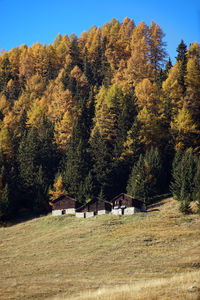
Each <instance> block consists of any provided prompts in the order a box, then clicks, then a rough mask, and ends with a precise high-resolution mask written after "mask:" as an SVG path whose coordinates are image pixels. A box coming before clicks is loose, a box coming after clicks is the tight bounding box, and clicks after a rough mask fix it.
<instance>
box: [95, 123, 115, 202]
mask: <svg viewBox="0 0 200 300" xmlns="http://www.w3.org/2000/svg"><path fill="white" fill-rule="evenodd" d="M90 155H91V161H92V170H91V174H92V175H93V182H94V193H95V195H96V196H97V195H98V194H99V193H100V191H101V190H102V192H103V193H104V194H105V197H106V198H107V199H108V198H109V195H110V193H111V191H110V190H111V188H110V187H111V186H112V177H111V176H110V175H111V171H112V152H111V151H110V146H109V143H108V141H107V140H106V139H105V138H104V137H103V136H102V135H101V134H100V131H99V129H98V127H96V129H95V132H94V133H93V135H92V137H91V139H90Z"/></svg>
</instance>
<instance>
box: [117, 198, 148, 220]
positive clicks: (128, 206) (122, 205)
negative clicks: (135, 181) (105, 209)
mask: <svg viewBox="0 0 200 300" xmlns="http://www.w3.org/2000/svg"><path fill="white" fill-rule="evenodd" d="M112 203H113V209H112V214H115V215H131V214H134V213H136V212H144V211H146V205H145V203H144V202H143V201H141V200H138V199H136V198H134V197H132V196H130V195H127V194H124V193H121V194H119V195H117V196H116V197H114V198H113V199H112Z"/></svg>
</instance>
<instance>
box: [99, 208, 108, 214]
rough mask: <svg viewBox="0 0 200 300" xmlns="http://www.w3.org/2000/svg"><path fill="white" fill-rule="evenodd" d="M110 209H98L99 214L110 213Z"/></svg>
mask: <svg viewBox="0 0 200 300" xmlns="http://www.w3.org/2000/svg"><path fill="white" fill-rule="evenodd" d="M108 213H109V211H107V210H105V209H102V210H98V215H105V214H108Z"/></svg>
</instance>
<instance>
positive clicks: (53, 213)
mask: <svg viewBox="0 0 200 300" xmlns="http://www.w3.org/2000/svg"><path fill="white" fill-rule="evenodd" d="M60 215H62V209H55V210H52V216H60Z"/></svg>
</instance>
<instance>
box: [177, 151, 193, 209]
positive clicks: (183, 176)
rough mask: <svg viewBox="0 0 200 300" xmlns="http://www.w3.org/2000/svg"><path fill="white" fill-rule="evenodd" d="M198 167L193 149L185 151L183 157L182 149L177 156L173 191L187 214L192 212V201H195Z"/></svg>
mask: <svg viewBox="0 0 200 300" xmlns="http://www.w3.org/2000/svg"><path fill="white" fill-rule="evenodd" d="M196 168H197V167H196V161H195V158H194V156H193V154H192V151H191V150H190V151H187V152H185V153H184V154H183V155H182V158H181V152H180V151H179V153H178V154H177V155H176V156H175V161H174V162H173V173H172V183H171V191H172V194H173V197H174V198H175V199H176V200H178V201H180V211H181V212H182V213H185V214H186V213H189V212H190V202H191V201H193V194H194V178H195V174H196Z"/></svg>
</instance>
